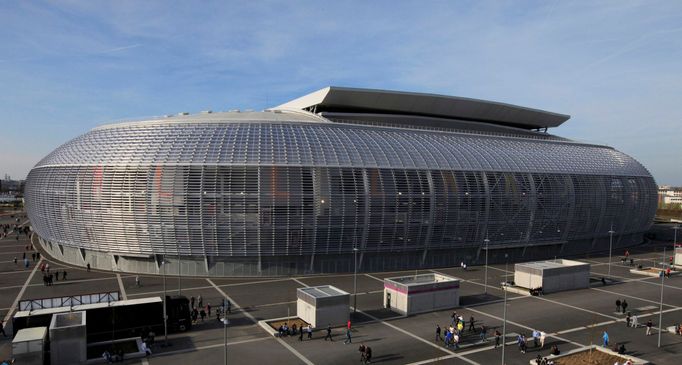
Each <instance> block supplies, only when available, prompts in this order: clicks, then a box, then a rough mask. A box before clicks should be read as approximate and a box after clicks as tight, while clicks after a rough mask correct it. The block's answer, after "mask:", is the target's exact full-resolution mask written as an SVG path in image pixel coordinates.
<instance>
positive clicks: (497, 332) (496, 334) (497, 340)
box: [495, 330, 502, 347]
mask: <svg viewBox="0 0 682 365" xmlns="http://www.w3.org/2000/svg"><path fill="white" fill-rule="evenodd" d="M501 336H502V334H501V333H500V331H498V330H495V347H497V346H500V337H501Z"/></svg>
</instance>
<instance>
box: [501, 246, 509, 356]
mask: <svg viewBox="0 0 682 365" xmlns="http://www.w3.org/2000/svg"><path fill="white" fill-rule="evenodd" d="M507 257H508V256H507V254H506V253H505V254H504V310H503V311H502V313H503V314H502V365H505V363H504V348H505V347H507V268H508V266H509V260H508V259H507Z"/></svg>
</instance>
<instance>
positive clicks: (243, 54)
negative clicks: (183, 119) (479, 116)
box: [0, 1, 682, 185]
mask: <svg viewBox="0 0 682 365" xmlns="http://www.w3.org/2000/svg"><path fill="white" fill-rule="evenodd" d="M0 24H2V26H1V27H0V44H1V45H2V46H1V47H0V85H1V87H2V92H0V137H1V140H2V142H1V143H0V174H1V175H2V176H4V174H5V173H8V174H10V175H11V176H12V177H14V178H23V177H25V176H26V174H27V173H28V171H29V170H30V168H31V167H32V166H33V165H34V164H35V163H36V162H38V160H39V159H40V158H42V157H43V156H45V155H46V154H47V153H49V152H50V151H52V150H53V149H54V148H56V147H57V146H59V145H60V144H62V143H64V142H66V141H68V140H69V139H71V138H73V137H76V136H77V135H80V134H82V133H84V132H86V131H88V130H89V129H91V128H92V127H95V126H97V125H100V124H103V123H105V122H111V121H116V120H122V119H129V118H137V117H145V116H154V115H162V114H171V113H177V112H180V111H189V112H198V111H200V110H205V109H212V110H228V109H263V108H265V107H268V106H274V105H277V104H279V103H282V102H284V101H287V100H289V99H292V98H295V97H297V96H300V95H302V94H304V93H308V92H310V91H314V90H317V89H319V88H322V87H325V86H328V85H336V86H351V87H368V88H381V89H394V90H404V91H417V92H429V93H440V94H447V95H456V96H465V97H473V98H481V99H490V100H496V101H502V102H508V103H513V104H519V105H523V106H529V107H535V108H540V109H546V110H551V111H555V112H559V113H565V114H570V115H571V116H572V118H571V120H569V122H567V123H566V125H565V126H562V127H559V128H557V129H554V130H553V132H554V133H556V134H559V135H562V136H565V137H569V138H575V139H579V140H585V141H590V142H597V143H603V144H608V145H610V146H613V147H615V148H617V149H619V150H621V151H623V152H625V153H627V154H629V155H631V156H633V157H635V158H636V159H638V160H639V161H640V162H642V163H643V164H644V165H645V166H646V167H647V168H649V170H650V171H651V172H652V174H653V175H654V177H655V178H656V181H657V182H658V183H659V184H674V185H682V159H681V158H680V156H682V111H681V107H682V106H681V105H680V104H682V2H679V1H646V2H643V1H642V2H639V1H597V2H595V1H578V2H571V1H537V2H520V1H496V2H484V1H442V2H440V1H400V2H396V1H355V2H351V1H330V2H325V1H281V2H270V1H252V2H251V1H235V2H228V1H216V2H208V1H202V2H198V1H184V2H171V1H159V2H154V1H109V2H104V1H59V2H43V1H2V2H0Z"/></svg>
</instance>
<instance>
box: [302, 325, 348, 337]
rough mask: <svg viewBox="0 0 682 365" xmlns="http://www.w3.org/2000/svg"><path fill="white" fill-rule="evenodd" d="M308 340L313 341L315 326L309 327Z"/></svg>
mask: <svg viewBox="0 0 682 365" xmlns="http://www.w3.org/2000/svg"><path fill="white" fill-rule="evenodd" d="M349 332H350V331H349ZM308 339H309V340H312V339H313V326H312V325H310V324H309V325H308Z"/></svg>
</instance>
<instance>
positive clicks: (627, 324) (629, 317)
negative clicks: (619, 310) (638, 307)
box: [625, 312, 632, 327]
mask: <svg viewBox="0 0 682 365" xmlns="http://www.w3.org/2000/svg"><path fill="white" fill-rule="evenodd" d="M630 322H632V316H631V315H630V312H628V316H627V317H625V327H630Z"/></svg>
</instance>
